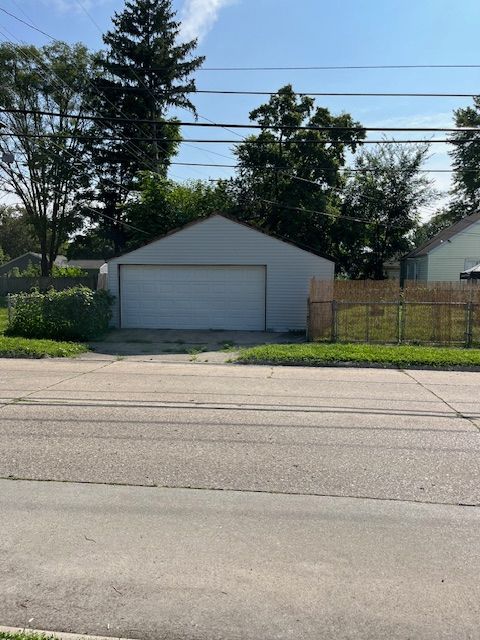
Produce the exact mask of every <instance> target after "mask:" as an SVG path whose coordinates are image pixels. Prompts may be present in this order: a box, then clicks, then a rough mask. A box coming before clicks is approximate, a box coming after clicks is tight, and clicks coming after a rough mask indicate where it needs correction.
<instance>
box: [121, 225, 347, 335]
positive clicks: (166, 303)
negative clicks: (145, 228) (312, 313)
mask: <svg viewBox="0 0 480 640" xmlns="http://www.w3.org/2000/svg"><path fill="white" fill-rule="evenodd" d="M334 267H335V265H334V263H333V262H331V261H330V260H328V259H326V258H323V257H321V256H319V255H316V254H315V253H312V252H310V251H306V250H305V249H301V248H299V247H298V246H296V245H294V244H292V243H290V242H286V241H283V240H280V239H277V238H274V237H273V236H270V235H267V234H266V233H263V232H261V231H258V230H256V229H254V228H253V227H250V226H248V225H246V224H243V223H240V222H237V221H235V220H232V219H230V218H227V217H225V216H223V215H219V214H214V215H211V216H210V217H208V218H204V219H202V220H199V221H196V222H193V223H190V224H188V225H186V226H185V227H182V228H181V229H178V230H175V231H172V232H170V233H168V234H167V235H165V236H163V237H162V238H159V239H158V240H154V241H153V242H151V243H150V244H148V245H146V246H144V247H141V248H140V249H136V250H135V251H131V252H130V253H127V254H125V255H123V256H120V257H117V258H113V259H112V260H110V261H109V262H108V288H109V290H110V292H111V293H112V294H113V295H114V296H115V303H114V317H113V323H114V325H115V326H117V327H122V328H127V329H131V328H148V329H232V330H235V329H240V330H256V331H264V330H266V329H267V330H274V331H287V330H289V329H292V330H299V329H304V328H305V326H306V317H307V298H308V292H309V281H310V278H312V277H313V276H315V277H317V278H321V279H323V280H333V277H334Z"/></svg>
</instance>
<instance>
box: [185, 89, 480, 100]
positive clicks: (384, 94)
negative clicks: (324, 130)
mask: <svg viewBox="0 0 480 640" xmlns="http://www.w3.org/2000/svg"><path fill="white" fill-rule="evenodd" d="M190 93H203V94H210V95H226V96H230V95H232V96H279V95H282V93H281V91H233V90H232V91H230V90H223V89H194V90H192V91H191V92H190ZM292 93H293V94H294V95H296V96H302V97H309V96H312V97H321V96H323V97H346V98H349V97H350V98H352V97H353V98H476V97H477V96H478V95H479V92H476V93H417V92H407V93H401V92H390V91H372V92H365V91H293V92H292Z"/></svg>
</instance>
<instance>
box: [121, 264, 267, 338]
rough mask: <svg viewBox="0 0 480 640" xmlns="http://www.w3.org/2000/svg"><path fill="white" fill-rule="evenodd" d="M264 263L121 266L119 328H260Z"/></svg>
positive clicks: (263, 291) (263, 295)
mask: <svg viewBox="0 0 480 640" xmlns="http://www.w3.org/2000/svg"><path fill="white" fill-rule="evenodd" d="M265 277H266V273H265V267H264V266H250V265H248V266H245V265H241V266H240V265H239V266H177V265H175V266H163V265H123V266H122V267H121V306H122V327H124V328H127V329H133V328H148V329H156V328H158V329H232V330H234V329H244V330H251V331H254V330H259V331H261V330H264V329H265Z"/></svg>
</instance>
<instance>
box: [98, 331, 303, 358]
mask: <svg viewBox="0 0 480 640" xmlns="http://www.w3.org/2000/svg"><path fill="white" fill-rule="evenodd" d="M303 341H305V334H304V333H303V334H302V332H300V333H276V332H273V331H187V330H179V329H114V330H112V331H110V333H109V334H108V335H107V336H106V337H105V338H104V339H103V340H102V341H100V342H93V343H92V344H91V348H92V349H93V351H94V354H96V355H97V356H98V357H102V356H122V357H128V358H131V359H136V360H152V361H153V360H155V361H161V362H189V361H191V360H192V357H193V358H194V359H195V361H197V362H217V363H223V362H226V361H227V360H229V359H230V358H231V357H232V352H235V348H236V347H252V346H255V345H258V344H271V343H285V342H303ZM94 354H91V357H92V358H95V355H94Z"/></svg>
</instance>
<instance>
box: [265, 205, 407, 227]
mask: <svg viewBox="0 0 480 640" xmlns="http://www.w3.org/2000/svg"><path fill="white" fill-rule="evenodd" d="M260 201H261V202H265V203H266V204H270V205H273V206H275V207H281V208H282V209H288V210H289V211H298V212H300V213H313V214H315V215H319V216H325V217H327V218H334V219H335V220H339V219H340V220H350V221H351V222H360V223H362V224H379V225H381V226H388V227H398V228H400V227H401V225H398V224H387V223H385V222H376V221H375V220H365V218H355V217H353V216H345V215H343V214H335V213H328V212H327V211H316V210H315V209H306V208H304V207H291V206H290V205H287V204H282V203H281V202H275V201H274V200H266V199H265V198H260ZM401 228H403V227H401Z"/></svg>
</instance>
